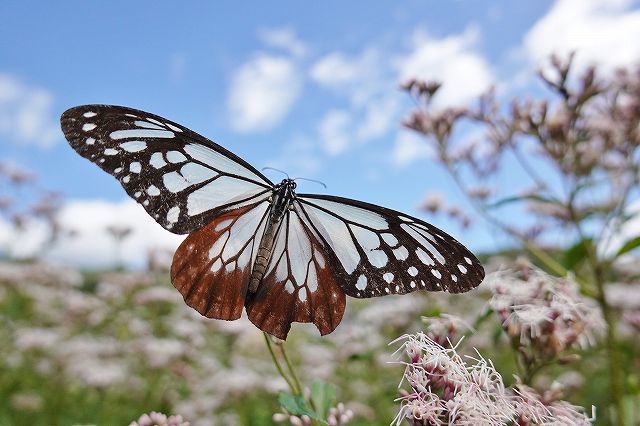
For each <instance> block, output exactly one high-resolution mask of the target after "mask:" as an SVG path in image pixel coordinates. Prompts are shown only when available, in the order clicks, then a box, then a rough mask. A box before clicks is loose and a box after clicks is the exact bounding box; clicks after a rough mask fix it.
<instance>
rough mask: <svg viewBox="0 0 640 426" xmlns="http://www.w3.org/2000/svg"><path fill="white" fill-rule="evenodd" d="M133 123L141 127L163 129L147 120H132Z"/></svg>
mask: <svg viewBox="0 0 640 426" xmlns="http://www.w3.org/2000/svg"><path fill="white" fill-rule="evenodd" d="M134 124H135V125H136V126H138V127H143V128H145V129H156V130H164V128H163V127H160V126H158V125H157V124H153V123H149V122H147V121H142V120H137V121H135V122H134Z"/></svg>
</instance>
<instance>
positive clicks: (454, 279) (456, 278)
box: [451, 275, 458, 283]
mask: <svg viewBox="0 0 640 426" xmlns="http://www.w3.org/2000/svg"><path fill="white" fill-rule="evenodd" d="M451 279H452V280H453V282H454V283H457V282H458V277H456V276H455V275H451Z"/></svg>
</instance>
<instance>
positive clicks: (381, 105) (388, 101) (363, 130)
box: [356, 96, 399, 141]
mask: <svg viewBox="0 0 640 426" xmlns="http://www.w3.org/2000/svg"><path fill="white" fill-rule="evenodd" d="M398 109H399V102H398V100H397V99H396V98H394V97H390V96H388V97H385V98H382V99H378V100H376V101H373V102H370V103H369V104H368V105H367V107H366V111H365V116H364V120H363V122H362V124H361V125H360V126H359V127H358V129H357V130H356V137H357V139H358V140H360V141H368V140H371V139H375V138H377V137H380V136H383V135H384V134H386V133H387V132H388V131H389V129H390V128H391V127H393V126H394V125H396V124H397V120H396V118H397V113H398Z"/></svg>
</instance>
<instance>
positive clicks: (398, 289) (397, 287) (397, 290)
mask: <svg viewBox="0 0 640 426" xmlns="http://www.w3.org/2000/svg"><path fill="white" fill-rule="evenodd" d="M399 291H400V286H399V285H396V293H397V292H399Z"/></svg>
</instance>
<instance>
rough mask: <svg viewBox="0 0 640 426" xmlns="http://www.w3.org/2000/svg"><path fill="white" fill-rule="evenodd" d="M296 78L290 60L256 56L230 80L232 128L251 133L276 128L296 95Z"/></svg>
mask: <svg viewBox="0 0 640 426" xmlns="http://www.w3.org/2000/svg"><path fill="white" fill-rule="evenodd" d="M300 75H301V73H300V72H299V70H298V67H297V64H296V63H295V61H294V60H293V59H291V58H289V57H286V56H276V55H270V54H267V53H263V52H262V53H257V54H256V55H255V56H254V57H253V58H251V59H250V60H249V61H247V62H246V63H244V64H243V65H242V66H240V68H239V69H238V70H237V71H236V72H235V74H234V75H233V77H232V80H231V87H230V91H229V97H228V108H229V113H230V115H231V125H232V127H233V128H234V129H235V130H237V131H240V132H252V131H258V130H268V129H271V128H273V127H275V126H276V125H277V124H279V123H280V122H281V121H282V120H283V119H284V118H285V117H286V116H287V114H288V113H289V111H290V110H291V107H292V106H293V104H294V102H295V101H296V99H298V96H299V95H300V91H301V89H302V79H301V77H300Z"/></svg>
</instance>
